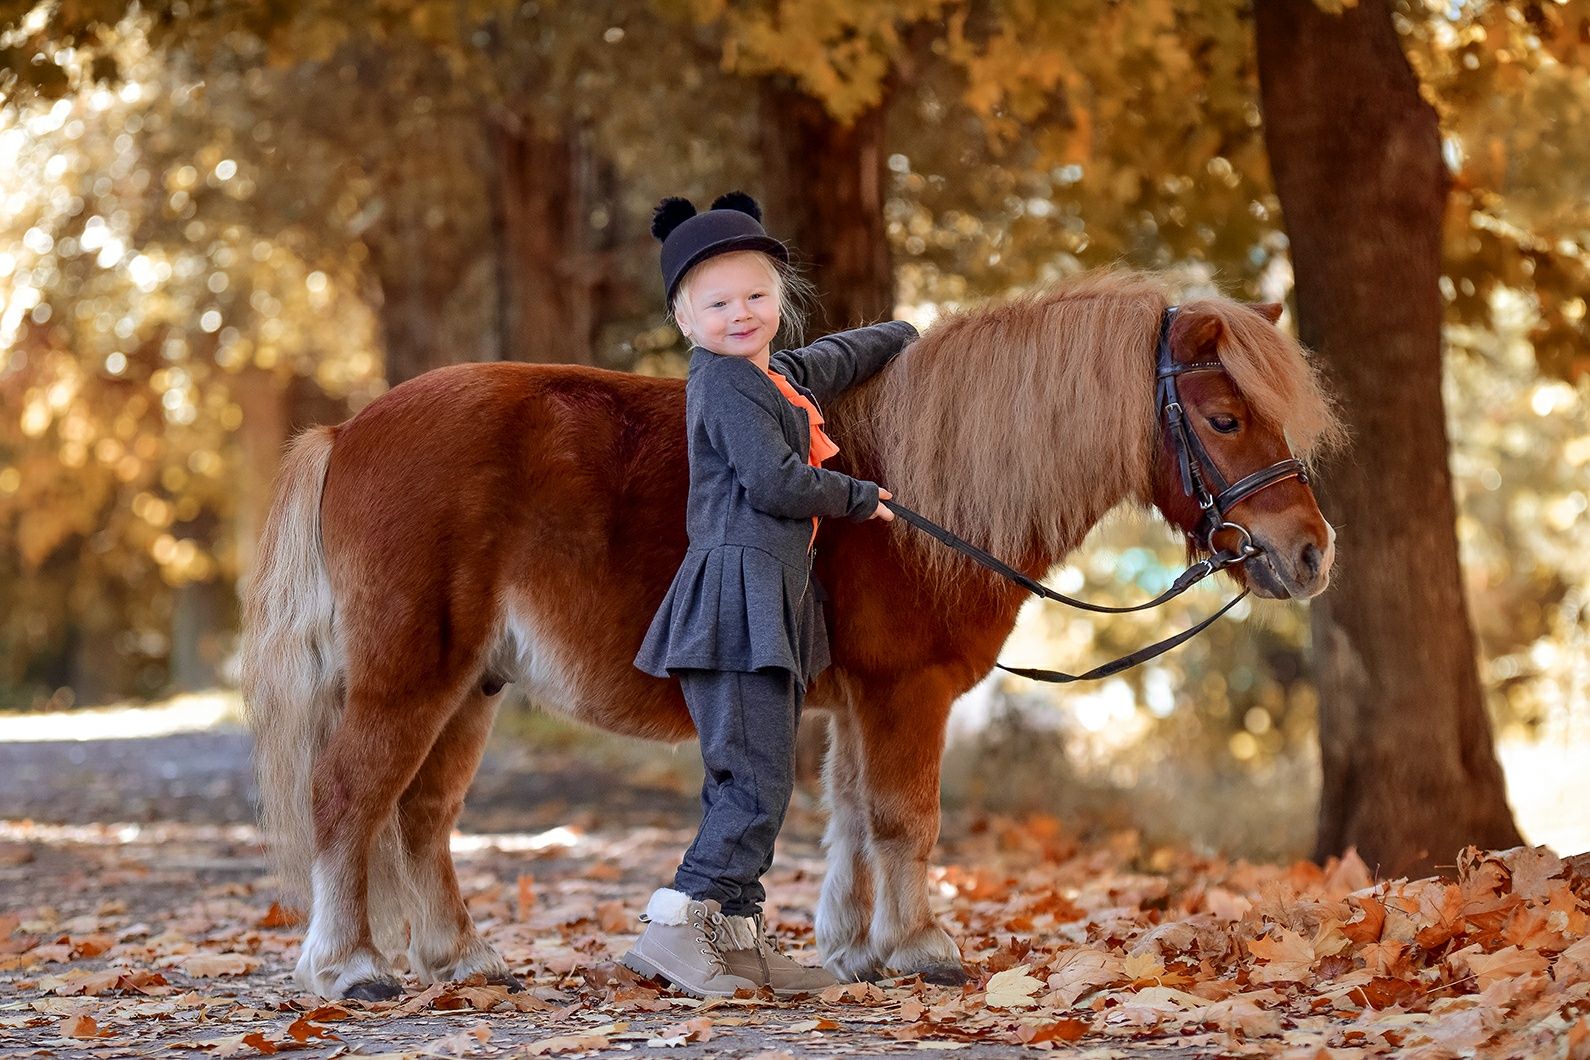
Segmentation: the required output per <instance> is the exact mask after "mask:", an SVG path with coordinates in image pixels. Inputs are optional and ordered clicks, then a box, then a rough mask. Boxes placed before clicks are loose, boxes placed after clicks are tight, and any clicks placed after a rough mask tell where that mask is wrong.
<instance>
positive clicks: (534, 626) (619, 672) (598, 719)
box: [491, 604, 695, 742]
mask: <svg viewBox="0 0 1590 1060" xmlns="http://www.w3.org/2000/svg"><path fill="white" fill-rule="evenodd" d="M613 647H614V645H613V642H612V639H611V638H609V637H601V636H583V637H582V636H580V635H579V633H578V631H574V630H567V629H560V628H559V627H558V623H557V621H556V617H555V616H548V615H544V614H538V613H537V612H536V611H535V610H533V609H532V608H530V607H526V606H524V605H522V604H521V605H519V606H514V607H510V608H509V609H508V610H507V612H506V613H505V614H504V617H503V622H502V630H501V633H500V634H499V636H498V640H497V645H496V649H495V651H494V652H493V654H492V665H491V668H492V670H493V672H494V673H496V674H497V675H498V676H499V677H501V678H502V679H504V680H507V681H511V682H513V683H514V684H516V685H518V686H519V687H520V688H521V689H522V690H523V691H525V692H526V693H527V694H528V695H529V696H530V698H531V699H532V700H533V701H534V702H535V703H536V704H537V705H538V706H541V707H544V708H545V709H547V710H550V711H553V712H555V713H558V714H562V715H564V716H565V717H568V718H571V719H573V720H575V721H578V722H582V723H584V724H586V725H593V726H595V727H597V728H599V729H605V730H607V731H608V732H616V733H619V734H620V735H623V736H634V737H639V738H641V739H648V740H665V741H668V742H678V741H680V740H686V739H691V738H693V737H694V735H695V727H694V725H693V724H692V723H691V721H690V714H689V711H688V710H687V709H686V708H685V704H684V699H683V697H682V696H681V695H680V693H679V685H678V683H677V682H675V681H663V680H659V679H658V678H655V677H651V676H650V675H648V674H644V673H641V671H639V670H637V669H635V667H634V666H633V665H632V664H631V661H630V659H629V658H628V657H624V658H619V657H618V654H619V653H616V652H613V651H612V648H613Z"/></svg>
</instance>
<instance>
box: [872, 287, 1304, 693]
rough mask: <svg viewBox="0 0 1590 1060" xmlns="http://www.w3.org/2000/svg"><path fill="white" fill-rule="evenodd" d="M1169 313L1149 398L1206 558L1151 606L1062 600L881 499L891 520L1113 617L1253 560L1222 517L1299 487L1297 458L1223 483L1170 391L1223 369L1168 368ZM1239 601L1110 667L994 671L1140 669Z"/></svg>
mask: <svg viewBox="0 0 1590 1060" xmlns="http://www.w3.org/2000/svg"><path fill="white" fill-rule="evenodd" d="M1176 309H1177V307H1176V306H1171V307H1170V308H1168V309H1166V310H1165V313H1164V316H1163V317H1161V319H1160V324H1159V342H1158V346H1157V348H1156V350H1155V357H1154V359H1155V366H1154V379H1155V388H1154V389H1155V400H1156V402H1157V403H1158V405H1159V414H1160V416H1161V417H1162V418H1163V419H1164V420H1165V427H1166V431H1167V433H1168V437H1169V438H1170V442H1171V447H1172V448H1173V449H1174V450H1175V453H1176V464H1177V468H1178V470H1179V471H1180V474H1181V485H1182V492H1183V493H1185V494H1186V495H1187V496H1189V497H1192V498H1194V499H1195V500H1197V502H1198V507H1199V509H1200V510H1201V511H1202V512H1203V516H1202V518H1201V519H1200V520H1199V523H1198V529H1197V532H1196V534H1195V538H1201V539H1202V543H1203V546H1204V548H1205V549H1206V550H1207V551H1208V552H1209V556H1208V557H1207V558H1205V559H1201V560H1199V561H1198V562H1197V563H1194V564H1193V565H1192V566H1190V567H1188V568H1187V569H1186V570H1184V571H1182V572H1181V574H1179V575H1178V576H1177V577H1176V580H1175V581H1174V582H1173V583H1172V584H1171V586H1170V588H1168V589H1166V590H1165V591H1164V592H1162V593H1160V594H1159V595H1158V596H1156V597H1154V598H1153V599H1152V600H1149V601H1147V602H1145V603H1141V604H1134V605H1132V606H1130V607H1108V606H1105V605H1104V604H1093V603H1089V602H1088V601H1086V600H1077V599H1075V598H1073V597H1070V596H1066V595H1065V594H1064V593H1059V592H1056V591H1055V590H1053V589H1051V588H1049V587H1048V586H1046V585H1044V584H1043V583H1041V582H1039V581H1036V580H1035V579H1033V578H1029V577H1028V576H1027V575H1025V574H1023V573H1021V571H1019V570H1016V569H1015V568H1014V567H1012V566H1010V565H1009V564H1008V563H1005V562H1004V561H1002V560H1000V559H998V558H996V557H994V556H992V555H990V554H989V553H987V552H985V551H983V550H982V549H980V548H978V547H977V546H976V545H974V544H972V543H971V542H969V541H966V540H964V539H962V538H960V537H957V536H956V535H955V534H953V533H951V532H950V531H948V530H946V529H944V527H942V526H939V525H938V524H937V523H935V522H933V521H932V520H930V519H928V518H927V517H926V516H923V515H920V514H919V513H917V512H914V511H912V510H911V509H909V508H907V507H905V506H904V505H902V504H899V503H897V502H896V501H893V500H886V501H884V502H883V503H884V504H885V505H887V506H888V508H889V510H890V511H892V512H894V514H895V515H898V516H899V517H900V518H902V519H904V520H905V521H906V522H907V523H910V524H911V525H912V526H914V527H916V528H917V529H918V530H921V531H922V532H923V533H926V534H928V535H929V536H930V537H933V538H936V539H937V540H939V541H940V542H942V543H943V544H945V545H948V546H949V547H950V548H952V549H954V550H955V551H957V552H960V553H962V554H963V555H965V556H968V557H970V558H971V559H973V560H975V561H976V562H977V563H979V564H981V565H982V566H984V567H987V568H988V569H989V570H991V571H993V572H994V573H995V574H998V575H1000V576H1001V577H1004V578H1006V579H1008V580H1009V581H1012V582H1014V583H1016V584H1017V585H1019V586H1021V587H1022V588H1023V589H1025V590H1027V591H1028V592H1030V593H1032V594H1033V595H1034V596H1036V597H1038V598H1039V599H1042V600H1054V601H1056V602H1058V603H1062V604H1066V605H1068V606H1070V607H1075V608H1079V609H1081V610H1084V611H1093V612H1096V613H1098V614H1110V615H1119V614H1126V613H1128V612H1132V611H1146V610H1148V609H1150V608H1154V607H1158V606H1160V605H1161V604H1164V603H1167V602H1169V601H1170V600H1173V599H1175V598H1176V597H1178V596H1180V595H1181V594H1182V593H1184V592H1186V591H1187V590H1188V589H1191V588H1192V587H1193V586H1194V585H1197V584H1198V583H1199V582H1201V581H1203V580H1204V579H1205V578H1208V577H1209V576H1211V575H1213V574H1215V573H1217V572H1219V571H1222V570H1224V569H1226V568H1227V567H1236V566H1240V565H1242V564H1244V563H1246V562H1247V561H1248V560H1250V559H1252V558H1253V557H1254V556H1257V555H1259V553H1260V552H1262V551H1263V550H1262V549H1260V548H1259V547H1258V546H1256V545H1255V544H1254V543H1253V535H1252V534H1251V533H1249V532H1248V529H1247V527H1245V526H1243V525H1242V524H1240V523H1237V522H1233V521H1232V520H1231V519H1229V518H1228V517H1227V515H1226V513H1227V512H1228V511H1229V510H1230V509H1231V508H1233V507H1235V506H1236V505H1238V504H1240V503H1241V502H1242V501H1244V500H1246V499H1247V498H1249V497H1251V496H1253V494H1255V493H1258V492H1259V491H1260V490H1262V489H1266V488H1268V487H1270V486H1273V485H1275V484H1276V483H1278V482H1284V481H1286V480H1287V479H1291V478H1295V479H1297V480H1298V481H1300V482H1303V483H1304V484H1307V482H1308V471H1307V469H1306V468H1305V467H1304V465H1303V462H1302V461H1301V460H1298V459H1297V458H1296V457H1288V458H1287V459H1285V460H1281V461H1278V462H1276V463H1274V464H1271V465H1270V466H1269V467H1267V468H1263V469H1261V470H1259V471H1255V472H1253V473H1252V474H1251V475H1245V476H1243V477H1242V478H1240V479H1238V480H1237V481H1236V482H1234V483H1230V484H1227V482H1226V480H1225V477H1224V476H1223V475H1221V473H1220V469H1219V468H1218V467H1216V466H1215V462H1214V460H1213V459H1212V458H1211V457H1210V455H1209V451H1208V450H1207V449H1205V448H1204V445H1203V443H1202V442H1200V441H1199V440H1198V435H1197V433H1196V432H1194V431H1193V429H1192V425H1191V423H1190V422H1189V421H1188V419H1187V414H1186V411H1185V410H1184V409H1183V407H1182V403H1181V395H1180V394H1179V393H1178V391H1177V388H1176V378H1177V377H1178V376H1182V375H1186V374H1188V373H1191V372H1223V371H1225V366H1224V365H1222V364H1221V363H1220V362H1219V361H1199V362H1195V363H1193V364H1177V363H1176V362H1175V359H1174V357H1173V356H1172V354H1171V349H1170V325H1171V322H1172V321H1173V320H1175V318H1176ZM1208 482H1213V484H1214V490H1215V492H1211V491H1210V487H1209V485H1208ZM1223 530H1234V531H1236V532H1237V533H1238V534H1240V535H1241V544H1240V545H1238V546H1237V548H1236V549H1235V550H1234V551H1225V550H1222V549H1218V548H1216V547H1215V543H1214V539H1215V535H1216V534H1218V533H1220V532H1221V531H1223ZM1247 595H1248V590H1247V589H1243V590H1242V591H1241V592H1240V593H1238V594H1237V595H1236V596H1235V597H1233V598H1232V599H1231V600H1229V601H1227V602H1226V604H1225V606H1224V607H1222V608H1220V610H1218V611H1216V612H1215V613H1214V614H1212V615H1210V616H1209V617H1208V618H1206V619H1204V620H1203V621H1202V622H1199V623H1198V624H1197V625H1195V626H1192V627H1191V628H1189V629H1185V630H1183V631H1182V632H1180V633H1178V634H1176V635H1175V636H1173V637H1167V638H1166V639H1164V640H1161V641H1156V642H1155V643H1153V644H1150V645H1148V646H1147V647H1144V648H1139V649H1137V650H1136V651H1134V652H1131V653H1129V654H1127V655H1123V656H1121V657H1120V658H1118V659H1112V660H1111V661H1110V662H1107V663H1104V664H1103V665H1102V666H1096V667H1094V668H1093V669H1091V670H1089V671H1088V672H1087V673H1084V674H1068V673H1062V672H1061V671H1059V670H1042V669H1034V668H1030V667H1024V666H1006V665H1004V664H1003V663H996V664H995V665H996V666H998V667H999V669H1001V670H1004V671H1005V672H1006V673H1012V674H1015V675H1016V676H1018V677H1026V678H1030V679H1031V680H1034V681H1048V682H1050V683H1054V684H1069V683H1070V682H1073V681H1098V680H1101V679H1103V678H1106V677H1111V676H1113V675H1115V674H1118V673H1120V672H1121V671H1123V670H1129V669H1131V668H1132V667H1134V666H1136V665H1138V664H1139V663H1145V662H1147V661H1148V660H1150V659H1153V658H1156V657H1158V656H1160V655H1163V654H1165V653H1166V652H1168V651H1170V650H1171V649H1172V648H1175V647H1178V646H1179V645H1181V644H1184V643H1186V642H1187V641H1189V640H1191V639H1192V638H1193V637H1195V636H1197V635H1198V634H1199V633H1202V632H1203V631H1204V630H1205V629H1207V628H1208V627H1209V626H1210V625H1211V624H1212V623H1213V622H1214V621H1215V620H1216V619H1218V618H1219V617H1220V616H1221V615H1224V614H1225V613H1226V612H1227V611H1229V610H1231V609H1232V608H1233V607H1235V606H1236V605H1237V604H1238V603H1240V602H1241V601H1242V598H1243V597H1245V596H1247Z"/></svg>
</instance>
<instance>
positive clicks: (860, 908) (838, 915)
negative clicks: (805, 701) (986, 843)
mask: <svg viewBox="0 0 1590 1060" xmlns="http://www.w3.org/2000/svg"><path fill="white" fill-rule="evenodd" d="M823 784H824V787H825V789H826V798H827V803H828V828H827V831H825V832H824V833H823V847H824V849H825V850H826V851H827V853H828V874H827V875H826V876H824V877H823V895H822V899H821V900H820V901H819V902H818V905H817V952H818V953H819V954H821V955H822V959H823V964H824V965H825V966H826V967H827V968H828V970H829V971H830V972H833V973H834V975H835V976H837V977H838V978H839V980H840V981H841V982H852V981H859V980H864V979H878V978H881V975H882V971H883V966H882V964H881V963H880V962H879V960H878V957H879V955H878V954H875V953H874V952H873V950H872V946H871V943H870V941H869V938H868V922H869V921H870V920H871V918H872V888H873V881H872V866H871V864H870V863H869V860H868V853H867V800H866V795H865V791H864V790H863V781H862V776H861V734H860V730H859V729H858V727H857V723H856V719H855V716H854V715H852V714H851V713H850V712H849V710H848V708H844V707H841V708H837V709H835V710H834V711H832V712H831V713H830V714H829V716H828V754H827V756H826V757H825V758H824V760H823Z"/></svg>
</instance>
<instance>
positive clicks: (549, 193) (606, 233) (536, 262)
mask: <svg viewBox="0 0 1590 1060" xmlns="http://www.w3.org/2000/svg"><path fill="white" fill-rule="evenodd" d="M486 137H487V150H488V151H489V152H490V158H491V167H490V194H491V196H492V230H493V232H492V238H493V242H494V249H495V252H496V266H497V298H498V320H497V327H498V332H499V335H500V336H501V339H500V350H501V352H500V356H501V357H502V359H503V360H513V361H535V362H564V363H571V364H591V363H592V362H593V361H594V359H595V351H596V343H597V331H598V328H599V327H600V325H601V307H602V302H603V294H604V291H605V289H606V287H607V284H608V275H607V270H608V268H609V265H610V262H609V261H608V255H607V254H606V253H605V251H606V250H607V249H608V244H609V242H610V241H611V233H612V230H613V220H614V219H611V211H610V210H608V211H607V212H608V215H609V218H610V219H609V221H608V222H607V224H606V225H605V226H604V227H602V228H598V227H597V226H595V225H594V224H593V223H592V215H593V213H594V212H595V211H596V210H598V209H606V204H608V203H611V201H612V196H613V188H612V184H613V173H612V167H611V165H610V164H608V163H607V161H606V160H605V159H604V158H602V157H601V156H600V154H599V153H598V152H597V151H596V150H595V149H594V146H593V144H592V136H591V135H590V133H589V131H588V130H583V129H573V130H569V131H568V132H567V134H566V135H561V134H560V135H550V136H544V135H540V134H539V132H538V130H536V129H534V128H533V127H532V126H531V124H530V123H529V121H527V120H513V121H505V120H500V119H492V120H489V121H488V124H487V127H486Z"/></svg>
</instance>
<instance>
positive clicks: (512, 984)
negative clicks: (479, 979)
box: [486, 972, 524, 994]
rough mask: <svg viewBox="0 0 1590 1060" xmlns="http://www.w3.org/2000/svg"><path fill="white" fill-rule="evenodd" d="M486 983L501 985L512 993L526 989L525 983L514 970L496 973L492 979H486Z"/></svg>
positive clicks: (488, 984)
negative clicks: (500, 973)
mask: <svg viewBox="0 0 1590 1060" xmlns="http://www.w3.org/2000/svg"><path fill="white" fill-rule="evenodd" d="M486 985H487V986H500V987H502V988H503V989H504V990H507V991H508V993H510V994H518V993H521V992H523V990H524V984H523V983H521V982H520V981H519V977H518V976H516V975H514V974H513V973H512V972H507V973H504V974H502V975H494V976H492V977H491V978H490V979H487V980H486Z"/></svg>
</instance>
